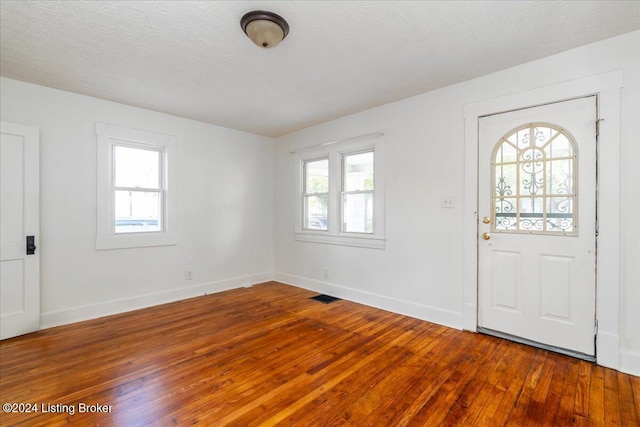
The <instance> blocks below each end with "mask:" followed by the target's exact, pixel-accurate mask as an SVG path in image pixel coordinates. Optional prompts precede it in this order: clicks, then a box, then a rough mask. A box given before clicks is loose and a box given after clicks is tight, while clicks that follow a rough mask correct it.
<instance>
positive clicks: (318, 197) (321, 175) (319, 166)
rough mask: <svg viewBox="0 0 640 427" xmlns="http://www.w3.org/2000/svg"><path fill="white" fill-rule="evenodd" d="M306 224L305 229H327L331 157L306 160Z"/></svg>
mask: <svg viewBox="0 0 640 427" xmlns="http://www.w3.org/2000/svg"><path fill="white" fill-rule="evenodd" d="M303 167H304V172H303V173H304V190H303V191H304V194H303V196H302V197H303V199H304V202H303V203H304V206H303V209H304V214H303V215H304V218H303V220H304V225H303V228H304V229H305V230H327V202H328V201H329V158H328V157H325V158H323V159H314V160H307V161H305V162H304V165H303Z"/></svg>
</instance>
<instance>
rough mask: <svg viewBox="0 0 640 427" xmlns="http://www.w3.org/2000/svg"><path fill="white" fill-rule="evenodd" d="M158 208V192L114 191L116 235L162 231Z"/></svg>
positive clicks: (159, 208) (159, 209) (159, 204)
mask: <svg viewBox="0 0 640 427" xmlns="http://www.w3.org/2000/svg"><path fill="white" fill-rule="evenodd" d="M160 206H161V203H160V193H159V192H150V191H149V192H147V191H119V190H116V192H115V213H116V218H115V230H116V233H136V232H143V231H162V224H161V223H160V212H161V207H160Z"/></svg>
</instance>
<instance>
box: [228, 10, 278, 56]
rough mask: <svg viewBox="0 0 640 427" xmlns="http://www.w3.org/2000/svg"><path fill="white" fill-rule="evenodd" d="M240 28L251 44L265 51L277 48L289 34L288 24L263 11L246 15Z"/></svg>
mask: <svg viewBox="0 0 640 427" xmlns="http://www.w3.org/2000/svg"><path fill="white" fill-rule="evenodd" d="M240 26H241V27H242V31H244V33H245V34H246V35H247V36H248V37H249V38H250V39H251V41H252V42H254V43H255V44H256V45H258V46H260V47H262V48H265V49H268V48H272V47H276V46H278V44H280V42H281V41H282V40H284V38H285V37H287V34H289V24H287V21H285V20H284V18H283V17H281V16H280V15H276V14H275V13H273V12H266V11H264V10H254V11H253V12H249V13H246V14H245V15H244V16H243V17H242V19H240Z"/></svg>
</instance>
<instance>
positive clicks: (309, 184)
mask: <svg viewBox="0 0 640 427" xmlns="http://www.w3.org/2000/svg"><path fill="white" fill-rule="evenodd" d="M304 165H305V167H304V169H305V180H304V183H305V189H304V192H305V193H327V192H329V159H322V160H314V161H311V162H305V164H304ZM325 206H326V205H325Z"/></svg>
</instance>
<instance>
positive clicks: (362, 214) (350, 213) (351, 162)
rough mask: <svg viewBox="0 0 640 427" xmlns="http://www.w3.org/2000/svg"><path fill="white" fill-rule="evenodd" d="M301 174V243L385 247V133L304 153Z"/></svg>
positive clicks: (299, 155) (297, 235)
mask: <svg viewBox="0 0 640 427" xmlns="http://www.w3.org/2000/svg"><path fill="white" fill-rule="evenodd" d="M296 173H297V174H298V180H297V181H298V182H299V183H300V185H299V187H298V188H297V189H296V197H295V198H296V221H295V233H294V237H295V239H296V240H299V241H309V242H317V243H329V244H336V245H345V246H358V247H367V248H376V249H383V248H384V139H383V135H382V134H372V135H365V136H362V137H357V138H351V139H349V140H343V141H338V142H334V143H328V144H323V145H321V146H318V147H314V148H310V149H303V150H300V151H298V152H296Z"/></svg>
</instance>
